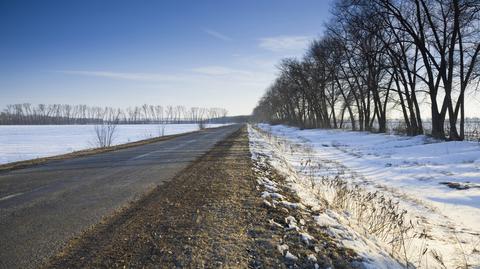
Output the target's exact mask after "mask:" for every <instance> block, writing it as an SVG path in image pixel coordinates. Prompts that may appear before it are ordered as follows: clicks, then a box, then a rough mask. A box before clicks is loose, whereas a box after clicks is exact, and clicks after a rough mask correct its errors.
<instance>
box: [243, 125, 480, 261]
mask: <svg viewBox="0 0 480 269" xmlns="http://www.w3.org/2000/svg"><path fill="white" fill-rule="evenodd" d="M259 127H260V129H261V130H263V133H262V132H258V131H255V130H254V129H253V128H250V129H249V130H250V139H251V140H253V141H256V142H253V145H254V146H255V147H256V148H257V149H261V150H260V151H263V153H264V154H265V153H266V154H268V155H269V156H270V158H271V159H272V160H271V162H272V164H273V165H274V166H275V167H276V168H277V169H279V170H280V171H282V172H283V173H284V174H285V175H286V176H288V177H292V178H294V180H291V182H292V186H291V187H292V188H293V189H296V190H297V191H298V192H299V195H300V196H302V197H303V200H304V203H307V204H315V203H317V204H318V206H321V204H322V203H325V201H328V202H330V206H329V207H328V208H327V210H326V211H325V214H323V215H320V216H317V218H318V220H319V225H325V226H335V225H332V224H331V223H340V224H341V225H340V226H338V225H337V224H336V225H337V226H338V227H337V228H331V229H332V233H335V234H336V235H337V236H339V237H340V238H344V237H345V235H348V234H350V235H355V236H357V237H358V238H361V239H362V240H340V242H341V243H342V244H343V245H344V246H346V247H351V248H352V249H354V250H356V251H357V252H359V253H363V256H364V257H366V259H370V260H371V261H372V263H373V267H378V266H379V267H389V266H385V261H388V259H385V258H384V257H385V256H384V253H382V252H381V251H379V250H378V249H385V250H386V251H387V252H389V253H390V254H391V255H392V257H393V258H395V259H396V260H398V261H399V262H400V263H403V264H405V262H408V263H409V264H410V265H412V266H415V267H421V268H438V267H439V268H441V267H446V268H458V267H460V268H463V267H465V265H470V266H473V267H474V268H477V267H478V266H480V144H479V143H475V142H439V141H435V140H432V139H430V138H428V137H425V136H417V137H405V136H395V135H383V134H372V133H366V132H348V131H338V130H318V129H316V130H299V129H297V128H291V127H286V126H270V125H259ZM251 143H252V142H251ZM251 145H252V144H251ZM295 182H296V183H295ZM298 182H303V183H304V184H299V183H298ZM332 182H333V183H332ZM339 182H340V183H339ZM341 182H346V183H347V185H345V186H344V185H342V184H341ZM447 183H448V184H447ZM309 184H313V185H316V187H315V188H310V187H309ZM345 187H346V188H349V189H348V190H347V191H346V193H347V194H348V195H350V196H351V197H349V196H348V195H347V197H346V198H347V199H346V201H344V200H340V201H341V202H342V205H340V206H336V207H335V206H332V203H336V204H339V199H338V196H339V190H342V191H345V189H342V188H345ZM452 187H453V188H452ZM309 188H310V189H311V190H310V191H307V190H308V189H309ZM335 196H337V197H336V200H335ZM332 197H333V198H332ZM372 197H373V198H372ZM355 199H357V200H358V201H356V202H355ZM362 199H363V200H362ZM368 199H370V200H368ZM349 200H352V201H349ZM365 200H368V201H372V202H371V205H370V204H368V205H363V204H362V201H365ZM359 201H360V202H359ZM328 202H327V204H328ZM390 202H392V204H391V206H390V207H388V208H390V209H391V213H389V214H385V217H389V216H394V217H395V218H397V222H396V223H395V222H392V223H394V224H395V225H397V226H398V227H400V228H398V227H397V226H396V227H397V228H396V230H397V231H400V230H403V229H404V230H405V232H399V233H398V235H399V236H401V237H402V238H401V241H402V244H401V245H400V244H393V243H392V241H394V240H398V236H395V235H394V232H393V230H389V229H386V228H383V227H381V226H380V224H382V225H383V224H386V223H382V221H381V220H380V221H379V220H378V218H381V216H382V214H384V213H381V214H380V213H378V214H377V213H375V214H370V213H369V214H365V212H366V211H375V210H377V211H378V210H390V209H385V208H387V207H383V206H382V203H384V204H388V203H390ZM397 203H398V204H397ZM359 205H360V207H358V208H357V207H356V206H359ZM365 206H366V207H365ZM340 209H341V210H340ZM403 210H406V212H407V213H405V215H404V216H403V215H401V213H402V212H403ZM395 212H398V214H396V213H395ZM366 216H368V217H366ZM398 216H400V217H398ZM372 218H373V219H374V218H376V219H374V220H372ZM398 219H400V220H401V221H398ZM373 221H376V222H377V223H373ZM402 222H403V223H402ZM398 223H401V224H398ZM342 225H343V226H342ZM339 227H342V228H339ZM372 227H376V228H375V229H372ZM378 227H381V228H378ZM342 234H343V235H342ZM404 236H405V238H403V237H404ZM346 237H348V236H346ZM359 242H360V243H359ZM373 245H375V247H367V246H373ZM394 248H396V250H394ZM399 250H401V252H402V253H401V252H400V251H399ZM379 257H380V258H381V259H378V258H379ZM382 264H383V265H384V266H382Z"/></svg>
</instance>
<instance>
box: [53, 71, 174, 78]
mask: <svg viewBox="0 0 480 269" xmlns="http://www.w3.org/2000/svg"><path fill="white" fill-rule="evenodd" d="M55 72H58V73H63V74H69V75H81V76H93V77H102V78H111V79H124V80H135V81H179V80H182V79H183V77H182V76H180V75H171V74H159V73H124V72H112V71H85V70H61V71H55Z"/></svg>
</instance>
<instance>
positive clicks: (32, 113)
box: [0, 103, 228, 125]
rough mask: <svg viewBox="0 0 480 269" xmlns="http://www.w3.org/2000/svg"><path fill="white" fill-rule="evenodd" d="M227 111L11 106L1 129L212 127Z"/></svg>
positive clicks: (1, 116)
mask: <svg viewBox="0 0 480 269" xmlns="http://www.w3.org/2000/svg"><path fill="white" fill-rule="evenodd" d="M227 114H228V113H227V110H226V109H223V108H202V107H191V108H187V107H185V106H165V107H163V106H159V105H147V104H145V105H142V106H135V107H131V108H127V109H117V108H111V107H96V106H87V105H68V104H53V105H44V104H39V105H31V104H29V103H25V104H13V105H7V106H6V108H5V109H4V110H3V111H2V112H1V113H0V125H7V124H10V125H13V124H22V125H25V124H98V123H103V122H106V121H115V122H116V123H119V124H145V123H163V124H169V123H200V122H202V123H208V122H211V121H216V122H220V121H221V119H223V118H225V117H226V116H227Z"/></svg>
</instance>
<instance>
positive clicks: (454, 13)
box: [253, 0, 480, 140]
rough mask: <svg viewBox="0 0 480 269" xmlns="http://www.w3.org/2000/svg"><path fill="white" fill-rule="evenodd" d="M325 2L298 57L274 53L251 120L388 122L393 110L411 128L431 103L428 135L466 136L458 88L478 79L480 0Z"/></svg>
mask: <svg viewBox="0 0 480 269" xmlns="http://www.w3.org/2000/svg"><path fill="white" fill-rule="evenodd" d="M332 12H333V19H332V21H331V22H329V23H328V24H327V25H326V31H325V33H324V34H323V36H322V38H320V39H318V40H315V41H313V42H312V43H311V45H310V47H309V48H308V50H307V52H306V54H305V56H304V57H303V59H301V60H298V59H294V58H289V59H284V60H283V61H282V62H281V63H280V65H279V69H280V74H279V76H278V77H277V79H276V80H275V82H274V83H273V84H272V85H271V86H270V87H269V89H268V90H267V92H266V93H265V95H264V96H263V98H262V99H261V100H260V101H259V104H258V106H257V107H256V108H255V109H254V112H253V115H254V117H255V118H256V119H257V120H261V121H268V122H272V123H285V124H291V125H296V126H299V127H301V128H345V126H349V128H351V129H353V130H366V131H377V132H385V131H386V130H387V117H388V115H389V114H390V113H391V112H392V111H394V110H395V111H398V112H399V113H400V114H399V115H401V117H402V121H403V123H404V126H405V132H406V133H407V134H409V135H417V134H423V133H424V131H425V130H424V119H425V118H427V117H426V115H422V111H425V110H424V109H422V106H428V110H427V111H429V115H428V117H429V118H431V122H429V125H430V124H431V127H430V128H431V135H432V136H433V137H436V138H440V139H446V138H448V139H451V140H463V139H464V138H465V133H464V132H465V115H466V112H465V98H466V96H469V94H475V91H476V90H477V89H478V85H479V75H480V67H479V64H478V54H479V52H480V1H478V0H340V1H336V2H335V4H334V6H333V9H332ZM422 100H424V102H423V101H422ZM421 101H422V102H421ZM429 121H430V119H429Z"/></svg>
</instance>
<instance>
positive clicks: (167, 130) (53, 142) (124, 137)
mask: <svg viewBox="0 0 480 269" xmlns="http://www.w3.org/2000/svg"><path fill="white" fill-rule="evenodd" d="M221 125H222V124H208V125H207V127H218V126H221ZM162 126H163V127H162ZM162 126H161V125H158V124H135V125H123V124H122V125H118V126H117V129H116V131H115V135H114V139H113V144H114V145H118V144H124V143H128V142H134V141H138V140H143V139H148V138H152V137H157V136H161V135H162V134H163V135H172V134H180V133H185V132H191V131H196V130H198V124H165V125H162ZM94 147H96V146H95V131H94V125H3V126H2V125H0V164H4V163H9V162H16V161H22V160H29V159H35V158H39V157H48V156H54V155H59V154H65V153H69V152H72V151H78V150H82V149H88V148H94Z"/></svg>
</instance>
